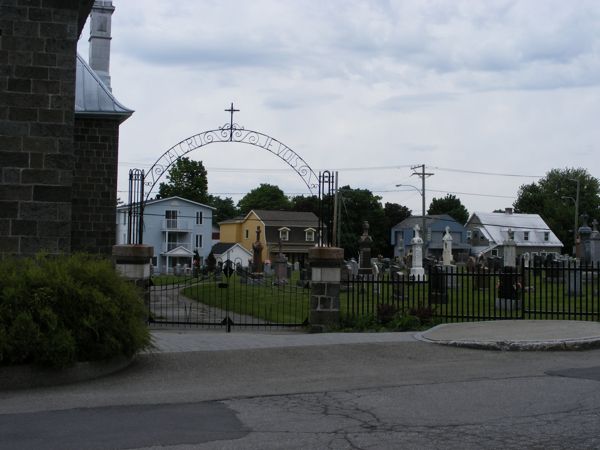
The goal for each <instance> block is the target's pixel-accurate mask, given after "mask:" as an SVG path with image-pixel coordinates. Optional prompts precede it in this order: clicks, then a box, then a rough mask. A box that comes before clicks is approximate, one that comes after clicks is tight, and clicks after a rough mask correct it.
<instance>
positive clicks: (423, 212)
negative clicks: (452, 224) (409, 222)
mask: <svg viewBox="0 0 600 450" xmlns="http://www.w3.org/2000/svg"><path fill="white" fill-rule="evenodd" d="M396 187H410V188H413V189H414V190H415V191H417V192H418V193H419V194H420V195H421V199H422V219H423V226H422V227H421V233H423V234H422V236H421V237H422V238H423V243H424V244H425V245H427V237H426V236H425V234H424V233H425V189H423V190H421V189H419V188H418V187H416V186H413V185H412V184H397V185H396Z"/></svg>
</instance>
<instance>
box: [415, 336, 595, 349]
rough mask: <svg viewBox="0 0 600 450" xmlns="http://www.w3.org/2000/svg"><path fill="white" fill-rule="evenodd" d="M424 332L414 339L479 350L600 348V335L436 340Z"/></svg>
mask: <svg viewBox="0 0 600 450" xmlns="http://www.w3.org/2000/svg"><path fill="white" fill-rule="evenodd" d="M425 333H426V332H424V333H417V334H415V335H414V338H415V339H418V340H419V341H422V342H427V343H429V344H438V345H447V346H451V347H463V348H474V349H479V350H496V351H561V350H571V351H573V350H575V351H578V350H590V349H595V348H600V337H589V338H573V339H568V338H566V339H554V340H546V341H534V340H531V341H527V340H497V341H469V340H457V339H454V340H453V339H448V340H437V339H430V338H428V337H426V336H424V334H425Z"/></svg>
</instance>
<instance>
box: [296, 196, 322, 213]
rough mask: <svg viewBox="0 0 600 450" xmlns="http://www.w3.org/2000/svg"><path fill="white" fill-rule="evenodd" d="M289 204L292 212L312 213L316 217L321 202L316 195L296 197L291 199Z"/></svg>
mask: <svg viewBox="0 0 600 450" xmlns="http://www.w3.org/2000/svg"><path fill="white" fill-rule="evenodd" d="M290 204H291V206H290V209H291V210H292V211H303V212H312V213H314V214H315V215H317V216H319V212H320V210H321V201H320V200H319V197H317V196H316V195H309V196H304V195H297V196H295V197H292V198H291V200H290Z"/></svg>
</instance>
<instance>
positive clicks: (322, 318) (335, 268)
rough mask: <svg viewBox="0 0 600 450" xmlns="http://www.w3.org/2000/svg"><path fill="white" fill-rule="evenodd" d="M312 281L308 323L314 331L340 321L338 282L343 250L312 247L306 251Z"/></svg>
mask: <svg viewBox="0 0 600 450" xmlns="http://www.w3.org/2000/svg"><path fill="white" fill-rule="evenodd" d="M308 257H309V260H310V267H311V272H312V281H311V287H310V311H309V316H308V321H309V322H310V324H311V326H312V327H313V328H314V329H317V330H318V329H320V330H323V329H326V328H329V327H331V326H335V325H338V324H339V321H340V280H341V274H342V263H343V262H344V250H343V249H341V248H337V247H314V248H310V249H309V250H308Z"/></svg>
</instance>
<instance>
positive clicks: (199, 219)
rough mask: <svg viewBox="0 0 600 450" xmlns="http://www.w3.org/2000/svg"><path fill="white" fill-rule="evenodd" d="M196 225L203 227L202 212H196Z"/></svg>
mask: <svg viewBox="0 0 600 450" xmlns="http://www.w3.org/2000/svg"><path fill="white" fill-rule="evenodd" d="M196 225H202V211H196Z"/></svg>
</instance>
